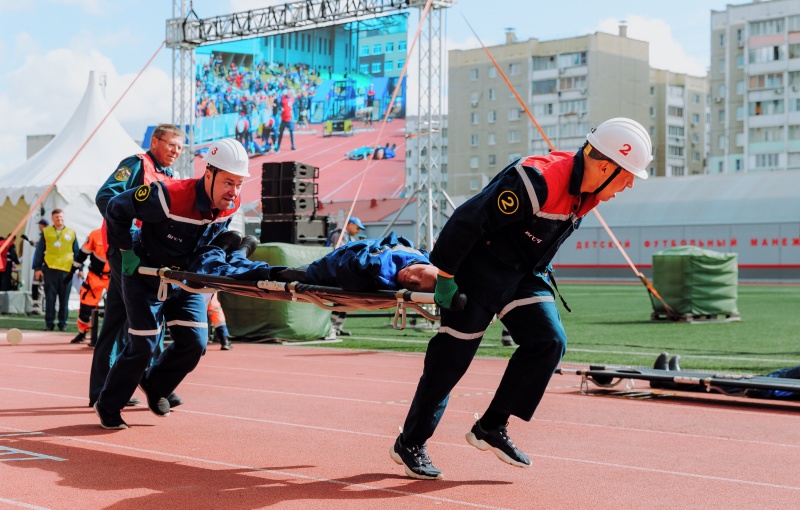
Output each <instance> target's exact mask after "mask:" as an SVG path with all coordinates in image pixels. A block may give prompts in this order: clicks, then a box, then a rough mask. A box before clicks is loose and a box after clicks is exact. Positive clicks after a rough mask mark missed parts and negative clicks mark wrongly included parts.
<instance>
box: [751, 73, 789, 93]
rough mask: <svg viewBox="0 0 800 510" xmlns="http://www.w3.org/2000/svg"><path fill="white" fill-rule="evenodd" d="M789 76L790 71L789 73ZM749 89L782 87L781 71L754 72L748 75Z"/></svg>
mask: <svg viewBox="0 0 800 510" xmlns="http://www.w3.org/2000/svg"><path fill="white" fill-rule="evenodd" d="M790 78H791V73H790ZM749 85H750V90H756V89H773V88H776V87H783V73H768V74H756V75H753V76H751V77H750V81H749Z"/></svg>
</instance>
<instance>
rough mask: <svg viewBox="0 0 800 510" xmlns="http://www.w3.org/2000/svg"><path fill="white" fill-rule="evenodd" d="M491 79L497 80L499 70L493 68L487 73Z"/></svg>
mask: <svg viewBox="0 0 800 510" xmlns="http://www.w3.org/2000/svg"><path fill="white" fill-rule="evenodd" d="M486 75H487V76H488V77H489V78H497V68H496V67H494V66H492V67H490V68H489V71H488V72H487V73H486Z"/></svg>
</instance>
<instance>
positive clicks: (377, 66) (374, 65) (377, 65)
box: [372, 62, 381, 74]
mask: <svg viewBox="0 0 800 510" xmlns="http://www.w3.org/2000/svg"><path fill="white" fill-rule="evenodd" d="M380 72H381V63H380V62H373V63H372V74H378V73H380Z"/></svg>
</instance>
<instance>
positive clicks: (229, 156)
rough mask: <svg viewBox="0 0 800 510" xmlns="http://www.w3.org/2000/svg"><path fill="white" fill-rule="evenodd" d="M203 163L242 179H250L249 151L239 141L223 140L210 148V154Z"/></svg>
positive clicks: (207, 153)
mask: <svg viewBox="0 0 800 510" xmlns="http://www.w3.org/2000/svg"><path fill="white" fill-rule="evenodd" d="M203 161H205V162H206V163H208V164H209V165H212V166H215V167H217V168H219V169H220V170H225V171H226V172H230V173H232V174H233V175H238V176H240V177H250V171H249V170H248V168H247V167H248V165H249V164H250V158H249V157H247V151H246V150H245V148H244V146H243V145H242V144H241V143H239V141H238V140H234V139H233V138H223V139H222V140H217V141H216V142H214V143H212V144H211V145H209V146H208V152H206V155H205V156H203Z"/></svg>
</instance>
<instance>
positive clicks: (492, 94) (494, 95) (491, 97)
mask: <svg viewBox="0 0 800 510" xmlns="http://www.w3.org/2000/svg"><path fill="white" fill-rule="evenodd" d="M495 99H497V91H496V90H495V89H489V101H494V100H495Z"/></svg>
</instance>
